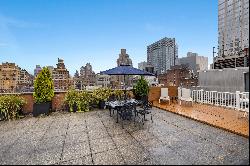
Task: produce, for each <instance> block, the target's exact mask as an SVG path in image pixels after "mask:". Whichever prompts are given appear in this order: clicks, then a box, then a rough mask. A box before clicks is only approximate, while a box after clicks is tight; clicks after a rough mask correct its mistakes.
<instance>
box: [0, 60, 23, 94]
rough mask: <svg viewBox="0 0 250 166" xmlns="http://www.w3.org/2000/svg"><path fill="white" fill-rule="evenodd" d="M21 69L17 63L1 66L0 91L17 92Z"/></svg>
mask: <svg viewBox="0 0 250 166" xmlns="http://www.w3.org/2000/svg"><path fill="white" fill-rule="evenodd" d="M19 75H20V68H19V67H18V66H17V65H15V63H8V62H6V63H2V64H1V65H0V91H1V92H16V89H17V86H18V78H19Z"/></svg>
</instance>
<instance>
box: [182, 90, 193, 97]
mask: <svg viewBox="0 0 250 166" xmlns="http://www.w3.org/2000/svg"><path fill="white" fill-rule="evenodd" d="M182 97H183V98H185V99H188V98H190V97H191V90H190V89H186V88H182Z"/></svg>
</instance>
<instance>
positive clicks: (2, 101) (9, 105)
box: [0, 95, 26, 120]
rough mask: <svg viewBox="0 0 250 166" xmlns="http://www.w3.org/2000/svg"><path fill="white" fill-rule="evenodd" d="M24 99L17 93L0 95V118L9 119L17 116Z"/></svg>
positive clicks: (24, 102)
mask: <svg viewBox="0 0 250 166" xmlns="http://www.w3.org/2000/svg"><path fill="white" fill-rule="evenodd" d="M24 104H26V101H25V100H24V99H23V98H22V97H20V96H18V95H6V96H0V114H1V116H2V119H4V120H11V119H17V118H19V116H20V115H19V111H20V110H21V108H22V106H23V105H24Z"/></svg>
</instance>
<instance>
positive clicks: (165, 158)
mask: <svg viewBox="0 0 250 166" xmlns="http://www.w3.org/2000/svg"><path fill="white" fill-rule="evenodd" d="M150 154H151V157H152V161H151V162H153V163H157V164H159V165H189V164H192V162H190V161H189V160H187V159H185V158H184V157H183V156H181V155H179V154H177V153H176V152H175V151H174V150H172V149H171V148H169V147H168V146H158V147H154V148H151V149H150Z"/></svg>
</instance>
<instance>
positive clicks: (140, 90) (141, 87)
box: [133, 77, 149, 100]
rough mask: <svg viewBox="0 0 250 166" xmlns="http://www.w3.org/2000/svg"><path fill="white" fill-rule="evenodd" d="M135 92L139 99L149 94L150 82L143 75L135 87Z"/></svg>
mask: <svg viewBox="0 0 250 166" xmlns="http://www.w3.org/2000/svg"><path fill="white" fill-rule="evenodd" d="M133 91H134V94H135V97H136V99H137V100H142V99H143V98H145V97H147V96H148V92H149V86H148V82H147V81H146V80H145V79H144V78H143V77H141V78H140V79H139V80H138V82H137V84H136V85H135V87H134V90H133Z"/></svg>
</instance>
